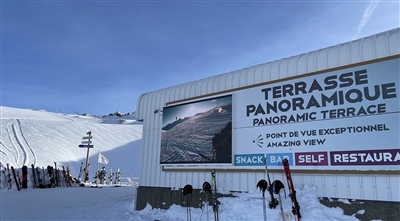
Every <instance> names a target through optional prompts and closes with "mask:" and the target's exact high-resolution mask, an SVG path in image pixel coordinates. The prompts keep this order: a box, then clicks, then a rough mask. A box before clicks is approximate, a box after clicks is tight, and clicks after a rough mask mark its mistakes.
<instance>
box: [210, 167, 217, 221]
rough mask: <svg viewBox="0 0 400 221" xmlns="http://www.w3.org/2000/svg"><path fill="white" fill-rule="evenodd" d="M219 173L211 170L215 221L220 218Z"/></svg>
mask: <svg viewBox="0 0 400 221" xmlns="http://www.w3.org/2000/svg"><path fill="white" fill-rule="evenodd" d="M216 173H217V171H216V170H215V169H213V170H211V179H212V183H213V186H214V191H213V211H214V221H219V218H218V200H217V178H216Z"/></svg>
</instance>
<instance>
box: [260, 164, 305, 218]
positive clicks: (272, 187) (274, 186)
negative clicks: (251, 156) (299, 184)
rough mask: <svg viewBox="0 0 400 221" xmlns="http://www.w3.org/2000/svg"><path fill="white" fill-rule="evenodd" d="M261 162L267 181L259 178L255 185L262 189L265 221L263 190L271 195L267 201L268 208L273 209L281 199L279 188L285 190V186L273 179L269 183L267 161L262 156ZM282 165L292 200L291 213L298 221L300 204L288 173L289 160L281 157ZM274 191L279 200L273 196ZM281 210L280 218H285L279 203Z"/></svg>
mask: <svg viewBox="0 0 400 221" xmlns="http://www.w3.org/2000/svg"><path fill="white" fill-rule="evenodd" d="M263 163H264V167H265V173H266V176H267V179H268V183H267V181H266V180H260V181H259V182H258V184H257V187H258V188H260V190H261V191H262V196H263V212H264V220H265V221H266V220H267V216H266V206H265V197H264V192H265V190H268V192H269V193H270V196H271V201H270V202H269V208H270V209H272V208H274V209H275V208H276V206H277V205H278V204H279V201H281V195H280V190H281V189H282V188H283V190H285V187H284V185H283V183H282V182H281V181H279V180H275V181H274V182H273V183H271V180H270V177H269V172H268V166H267V161H266V158H265V157H264V160H263ZM282 165H283V169H284V171H285V175H286V180H287V183H288V188H289V197H290V199H291V201H292V213H293V215H295V217H296V220H297V221H300V219H301V214H300V205H299V203H298V202H297V198H296V191H295V190H294V186H293V181H292V175H291V174H290V168H289V161H288V160H287V159H283V160H282ZM267 186H268V187H267ZM274 193H275V194H278V195H279V201H278V200H277V199H276V198H275V197H274ZM285 196H286V191H285ZM281 202H282V201H281ZM281 212H282V219H283V220H285V218H284V214H283V208H282V204H281Z"/></svg>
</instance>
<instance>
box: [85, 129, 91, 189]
mask: <svg viewBox="0 0 400 221" xmlns="http://www.w3.org/2000/svg"><path fill="white" fill-rule="evenodd" d="M86 134H87V135H89V137H91V136H92V131H89V132H87V133H86ZM88 141H89V142H88V143H89V145H90V138H89V140H88ZM89 150H90V148H89V147H88V148H87V154H86V167H85V179H84V183H86V182H87V181H88V178H89V174H88V173H89V171H88V167H89Z"/></svg>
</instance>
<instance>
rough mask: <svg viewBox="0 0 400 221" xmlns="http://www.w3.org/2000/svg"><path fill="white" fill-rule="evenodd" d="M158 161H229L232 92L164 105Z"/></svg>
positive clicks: (161, 162)
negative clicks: (169, 105) (184, 102)
mask: <svg viewBox="0 0 400 221" xmlns="http://www.w3.org/2000/svg"><path fill="white" fill-rule="evenodd" d="M162 113H163V114H162V115H163V118H162V135H161V151H160V164H180V165H182V164H203V165H204V164H211V163H212V164H231V163H232V96H230V95H229V96H223V97H218V98H212V99H208V100H202V101H198V102H192V103H186V104H182V105H177V106H171V107H165V108H164V109H163V112H162Z"/></svg>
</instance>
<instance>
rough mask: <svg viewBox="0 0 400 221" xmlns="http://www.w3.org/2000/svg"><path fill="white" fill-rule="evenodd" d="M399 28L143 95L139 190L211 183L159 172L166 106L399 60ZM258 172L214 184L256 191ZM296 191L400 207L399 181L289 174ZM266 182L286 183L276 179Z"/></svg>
mask: <svg viewBox="0 0 400 221" xmlns="http://www.w3.org/2000/svg"><path fill="white" fill-rule="evenodd" d="M399 31H400V28H397V29H393V30H390V31H387V32H383V33H379V34H376V35H373V36H369V37H366V38H363V39H359V40H355V41H351V42H347V43H344V44H340V45H336V46H332V47H328V48H324V49H320V50H317V51H313V52H309V53H305V54H300V55H297V56H293V57H290V58H284V59H281V60H277V61H272V62H268V63H264V64H260V65H257V66H253V67H249V68H245V69H242V70H238V71H234V72H230V73H225V74H221V75H218V76H215V77H210V78H206V79H201V80H198V81H193V82H189V83H186V84H182V85H178V86H174V87H170V88H165V89H161V90H158V91H154V92H148V93H145V94H142V95H141V96H140V97H139V99H138V101H137V119H138V120H142V121H143V137H142V140H143V142H142V156H141V160H142V163H141V177H140V183H141V185H143V186H160V187H173V188H180V187H183V186H184V185H186V184H188V183H190V184H192V185H193V187H194V188H201V185H202V183H203V182H204V181H205V180H210V174H209V173H206V172H191V171H189V170H188V171H187V172H180V171H179V172H178V171H177V172H174V171H167V172H165V171H162V168H161V166H160V165H159V164H158V163H159V160H160V159H159V152H160V149H159V148H160V142H161V123H162V122H161V121H162V115H161V114H162V113H158V114H154V110H156V109H161V110H162V108H163V107H164V106H165V105H166V103H169V102H174V101H179V100H183V99H190V98H196V97H199V96H205V95H209V94H214V93H219V92H221V93H223V92H224V91H228V90H233V89H239V88H241V87H248V86H252V85H255V84H262V83H266V82H270V81H274V80H281V79H285V78H288V77H295V76H299V75H304V74H308V73H313V72H317V71H323V70H326V69H331V68H338V67H342V66H346V65H351V64H356V63H360V62H367V61H371V60H375V59H379V58H384V57H389V56H393V55H398V54H400V53H399V51H400V43H399V38H400V35H399ZM264 175H265V174H264V173H260V172H239V173H238V172H235V173H233V172H218V177H217V182H218V186H219V187H220V188H223V189H225V190H235V191H248V190H253V189H255V186H256V184H257V182H258V180H260V179H262V178H264ZM292 175H293V180H294V184H295V185H296V188H300V187H301V186H302V185H303V184H310V183H313V184H315V185H316V186H318V194H319V195H320V196H327V197H339V198H357V199H371V200H389V201H400V191H399V189H400V188H399V187H400V177H399V175H371V174H368V175H367V174H364V175H358V174H349V175H346V174H336V175H335V174H296V173H294V174H292ZM271 176H272V177H271V179H272V180H275V179H280V180H285V177H284V175H283V174H281V173H277V174H274V173H273V174H271Z"/></svg>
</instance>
